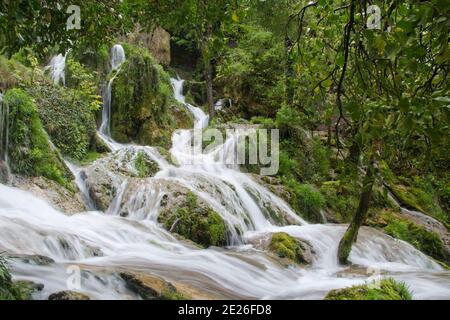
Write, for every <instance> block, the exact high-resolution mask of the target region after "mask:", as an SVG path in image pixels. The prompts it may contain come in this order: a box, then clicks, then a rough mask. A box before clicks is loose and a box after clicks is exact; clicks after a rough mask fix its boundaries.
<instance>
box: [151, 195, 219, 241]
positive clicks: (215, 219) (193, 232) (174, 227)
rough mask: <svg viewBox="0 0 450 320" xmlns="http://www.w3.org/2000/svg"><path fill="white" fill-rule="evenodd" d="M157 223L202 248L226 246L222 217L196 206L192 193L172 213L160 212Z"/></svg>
mask: <svg viewBox="0 0 450 320" xmlns="http://www.w3.org/2000/svg"><path fill="white" fill-rule="evenodd" d="M158 221H159V222H160V223H163V224H164V227H165V228H166V229H167V230H171V231H172V232H174V233H177V234H179V235H181V236H183V237H185V238H187V239H189V240H192V241H194V242H195V243H198V244H200V245H202V246H204V247H210V246H223V245H225V244H226V234H227V229H226V225H225V222H224V221H223V219H222V217H221V216H220V215H219V214H218V213H217V212H214V211H213V210H211V209H208V208H205V207H203V206H200V205H199V204H198V199H197V196H196V195H195V194H193V193H188V194H187V195H186V199H185V201H184V202H183V203H182V204H181V205H180V206H179V207H177V208H176V209H175V210H174V211H173V212H167V211H165V212H162V213H161V214H160V216H159V217H158Z"/></svg>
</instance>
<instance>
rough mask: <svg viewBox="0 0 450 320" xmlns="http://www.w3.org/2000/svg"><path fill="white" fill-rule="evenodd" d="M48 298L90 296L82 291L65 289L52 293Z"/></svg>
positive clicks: (81, 298) (65, 298) (79, 298)
mask: <svg viewBox="0 0 450 320" xmlns="http://www.w3.org/2000/svg"><path fill="white" fill-rule="evenodd" d="M48 300H91V298H90V297H89V296H88V295H85V294H83V293H80V292H75V291H69V290H67V291H60V292H56V293H52V294H51V295H50V296H49V297H48Z"/></svg>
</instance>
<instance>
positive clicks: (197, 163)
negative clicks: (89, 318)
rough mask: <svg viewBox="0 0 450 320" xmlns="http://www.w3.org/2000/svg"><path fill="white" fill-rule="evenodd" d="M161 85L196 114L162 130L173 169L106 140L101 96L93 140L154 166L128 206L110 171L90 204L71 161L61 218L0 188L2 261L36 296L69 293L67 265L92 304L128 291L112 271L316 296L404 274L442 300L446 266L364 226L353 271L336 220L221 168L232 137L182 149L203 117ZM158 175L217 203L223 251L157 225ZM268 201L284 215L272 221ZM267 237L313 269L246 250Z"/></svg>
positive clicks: (178, 90) (447, 292) (221, 290)
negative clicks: (107, 200) (106, 201)
mask: <svg viewBox="0 0 450 320" xmlns="http://www.w3.org/2000/svg"><path fill="white" fill-rule="evenodd" d="M115 48H116V49H114V50H113V51H112V52H113V58H112V64H111V66H112V70H116V71H117V72H120V64H121V63H123V61H124V59H125V56H124V55H122V50H120V48H119V47H117V46H115ZM112 81H113V78H112V79H111V82H112ZM111 82H110V84H111ZM172 85H173V88H174V94H175V97H176V99H177V100H178V101H179V102H180V103H181V104H183V105H184V106H185V107H186V108H187V109H188V110H189V111H190V112H191V113H192V114H193V116H194V118H195V127H194V129H193V130H178V131H177V132H175V133H174V135H173V139H172V149H171V155H172V158H173V160H174V161H173V162H175V163H177V164H178V166H175V165H172V164H170V163H169V162H168V161H166V160H165V159H164V158H163V157H161V155H160V154H159V153H158V152H157V150H156V149H155V148H152V147H143V146H135V145H121V144H119V143H117V142H114V141H113V140H112V139H111V138H110V137H109V123H110V100H108V99H104V102H105V105H104V107H105V109H108V110H107V112H104V113H103V121H102V127H101V128H100V131H99V135H100V136H101V137H102V138H103V139H104V140H105V141H106V142H107V143H108V145H109V146H110V148H111V150H112V154H114V155H115V156H116V157H118V158H120V157H122V156H124V154H125V153H131V154H134V155H135V154H137V152H141V151H143V152H145V153H146V154H147V155H149V156H150V157H151V158H152V159H153V160H154V161H156V162H157V163H158V165H159V167H160V171H159V172H158V173H157V174H156V176H155V177H153V178H149V179H144V180H143V181H142V183H141V184H140V185H139V190H138V191H136V192H134V194H133V197H131V199H129V200H128V202H125V203H123V202H124V201H122V200H123V199H122V197H123V195H124V194H125V193H126V191H127V188H128V186H129V183H128V181H127V180H126V179H125V180H123V179H119V178H118V177H117V185H118V188H119V190H120V192H118V193H117V196H116V198H115V199H114V200H113V201H112V203H111V204H110V208H109V209H108V210H107V211H106V212H100V211H95V210H94V206H93V203H92V201H91V200H90V198H89V193H88V192H87V191H86V186H85V185H84V180H83V177H82V175H81V168H77V167H75V166H73V165H70V164H68V165H69V167H70V168H71V170H72V172H74V174H75V176H76V178H77V179H76V182H77V184H78V186H79V188H80V190H81V191H82V192H83V194H84V198H85V201H86V204H87V207H88V208H89V210H90V211H88V212H84V213H79V214H76V215H73V216H67V215H65V214H63V213H61V212H58V211H57V210H55V209H53V208H52V207H51V206H50V205H49V204H48V203H47V202H45V201H43V200H41V199H39V198H36V197H34V196H33V195H31V194H29V193H27V192H24V191H21V190H19V189H16V188H12V187H9V186H6V185H0V251H5V252H7V253H8V255H10V256H11V257H13V259H12V265H11V267H12V274H13V276H14V278H15V279H20V280H31V281H34V282H36V283H42V284H44V289H43V291H41V292H38V293H36V298H38V299H46V298H47V297H48V295H49V294H51V293H53V292H55V291H60V290H67V289H70V288H71V282H70V281H71V280H72V279H73V272H77V270H79V273H80V277H81V280H80V281H81V282H80V284H81V286H80V287H79V288H75V289H76V290H77V291H80V292H84V293H86V294H88V295H90V296H91V297H92V298H94V299H136V298H138V297H137V296H136V295H135V294H133V293H132V292H130V291H129V290H128V289H127V288H126V286H125V284H124V282H123V281H122V280H121V279H120V277H119V276H118V273H119V272H120V271H123V270H125V271H139V272H144V273H145V272H146V273H150V274H156V275H158V276H161V277H164V278H165V279H167V280H169V281H173V282H176V283H183V284H186V285H189V286H192V287H194V288H198V289H200V290H204V291H206V292H214V293H215V294H216V295H218V296H219V297H223V298H235V299H237V298H256V299H269V298H273V299H322V298H323V297H324V296H325V294H326V293H327V292H328V291H329V290H331V289H337V288H342V287H346V286H350V285H355V284H362V283H364V282H365V281H371V280H375V279H377V275H378V273H379V274H380V276H383V277H385V276H386V277H393V278H395V279H398V280H401V281H405V282H406V283H407V285H408V286H409V287H410V288H411V290H412V291H413V294H414V297H415V298H419V299H432V298H443V299H448V298H450V272H449V271H445V270H443V268H442V267H440V266H439V265H438V264H437V263H436V262H434V261H433V259H431V258H429V257H427V256H426V255H424V254H422V253H421V252H419V251H418V250H416V249H415V248H413V247H412V246H411V245H409V244H407V243H405V242H403V241H399V240H395V239H393V238H391V237H389V236H387V235H385V234H383V233H381V232H378V231H376V230H374V229H370V228H363V229H362V230H361V234H360V237H359V239H358V243H357V244H356V245H355V247H354V249H353V251H352V253H351V256H350V260H351V261H352V262H354V263H355V264H356V265H357V266H358V267H357V268H356V267H352V268H346V267H342V266H340V265H339V264H338V261H337V257H336V252H337V246H338V243H339V240H340V239H341V237H342V235H343V234H344V232H345V229H346V226H343V225H331V224H325V225H312V224H308V223H306V222H305V221H304V220H302V219H301V218H299V217H298V216H297V215H296V214H295V213H294V212H293V211H292V209H291V208H290V207H289V206H288V204H286V203H285V202H284V201H283V200H282V199H280V198H279V197H277V196H276V195H274V194H273V193H271V192H270V191H269V190H267V189H266V188H265V187H264V186H262V185H260V184H258V183H257V182H256V181H255V180H253V179H252V178H251V177H250V176H249V175H247V174H245V173H242V172H240V171H239V168H238V167H236V166H230V165H227V164H226V161H225V160H224V158H226V156H227V155H229V154H230V153H232V152H235V147H234V146H235V143H236V137H230V138H229V139H228V140H226V141H225V143H224V144H223V145H222V146H219V147H218V148H216V149H214V150H212V151H211V152H210V153H208V154H205V155H200V156H199V155H196V154H193V153H192V152H191V151H192V148H191V147H192V137H193V133H194V132H195V130H201V129H203V128H204V127H206V126H207V125H208V116H207V115H206V114H205V113H204V112H203V111H202V110H201V109H200V108H197V107H195V106H192V105H190V104H187V103H186V101H185V98H184V96H183V93H182V92H183V81H182V80H177V79H172ZM110 90H111V86H110V85H108V88H107V92H106V93H105V94H106V95H109V99H110V96H111V91H110ZM108 91H109V92H108ZM107 97H108V96H107ZM107 97H106V98H107ZM108 104H109V105H108ZM101 161H102V159H100V160H98V162H101ZM125 169H126V168H125ZM130 170H131V169H130ZM158 181H165V182H169V183H170V182H174V183H175V182H176V183H179V184H181V185H183V186H184V187H187V188H188V189H190V190H191V191H192V192H194V193H195V194H196V195H197V196H198V197H199V198H201V199H202V200H204V201H205V202H207V203H208V204H209V205H210V206H211V207H212V208H213V209H214V210H216V211H217V212H218V213H219V214H220V215H221V216H222V217H223V219H224V220H225V222H226V223H227V225H228V226H229V229H230V234H229V239H228V243H229V246H228V247H227V248H210V249H199V248H197V247H195V246H193V245H191V244H189V243H187V242H184V241H182V240H179V239H177V238H176V237H174V236H173V235H172V234H170V233H169V232H167V231H166V230H165V229H164V228H162V226H160V225H159V224H158V223H157V219H156V218H157V215H158V209H159V202H160V200H161V198H162V196H163V195H164V191H163V190H159V189H157V188H154V187H153V186H154V185H155V183H157V182H158ZM137 200H139V201H137ZM120 206H127V208H128V210H129V211H130V210H131V211H132V212H131V214H130V215H129V216H128V217H121V216H120V215H119V214H118V212H119V207H120ZM268 206H270V207H271V208H273V210H274V211H275V212H277V213H278V214H280V215H281V216H283V217H284V220H283V219H282V220H281V221H284V222H279V221H280V220H277V219H271V216H270V214H268V209H267V207H268ZM277 221H278V222H277ZM235 226H239V228H240V230H241V231H242V234H240V233H237V232H236V231H235V229H236V228H234V227H235ZM273 232H286V233H289V234H290V235H292V236H294V237H297V238H300V239H303V240H306V241H308V242H309V243H310V244H311V245H312V246H313V248H314V251H315V252H316V255H315V259H314V261H313V264H312V265H311V266H308V267H303V268H300V267H294V266H291V267H285V266H283V265H281V264H280V263H279V262H277V261H275V260H274V259H273V258H271V257H270V256H268V255H267V254H265V253H264V252H262V251H260V250H257V249H256V248H255V247H254V246H253V245H252V240H255V239H256V240H257V239H259V238H260V237H263V236H264V235H267V234H270V233H273ZM36 256H45V257H48V258H50V259H52V260H53V263H49V264H42V263H38V262H33V261H35V260H36V259H34V260H33V257H36ZM26 257H28V258H26ZM30 257H31V258H30ZM30 261H31V263H30Z"/></svg>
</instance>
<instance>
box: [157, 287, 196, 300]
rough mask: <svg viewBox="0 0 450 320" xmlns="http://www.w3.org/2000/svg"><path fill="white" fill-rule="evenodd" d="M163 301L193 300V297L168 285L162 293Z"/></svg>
mask: <svg viewBox="0 0 450 320" xmlns="http://www.w3.org/2000/svg"><path fill="white" fill-rule="evenodd" d="M161 300H191V297H189V296H187V295H185V294H182V293H181V292H179V291H178V290H177V289H176V288H175V287H174V286H172V285H166V287H165V288H164V290H163V291H162V292H161Z"/></svg>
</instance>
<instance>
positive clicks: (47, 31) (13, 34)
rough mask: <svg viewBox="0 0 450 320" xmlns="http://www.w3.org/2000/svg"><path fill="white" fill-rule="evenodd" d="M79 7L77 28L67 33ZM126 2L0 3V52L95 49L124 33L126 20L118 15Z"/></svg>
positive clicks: (27, 0) (37, 0)
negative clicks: (74, 11)
mask: <svg viewBox="0 0 450 320" xmlns="http://www.w3.org/2000/svg"><path fill="white" fill-rule="evenodd" d="M71 5H77V6H79V7H80V9H81V10H80V11H81V12H80V13H81V15H80V18H81V21H80V22H81V23H80V29H72V30H66V25H67V22H68V20H69V18H70V16H71V15H72V13H73V12H71V11H69V13H67V11H68V9H69V6H71ZM125 5H126V3H123V2H122V1H119V0H100V1H99V0H95V1H92V0H88V1H86V0H60V1H58V2H57V3H56V2H55V1H50V0H16V1H2V2H1V3H0V48H1V49H0V53H2V54H3V53H7V54H12V53H15V52H17V51H19V50H20V49H21V48H23V47H31V48H33V50H34V51H35V52H36V53H38V55H40V56H44V55H46V54H47V53H48V51H49V50H48V49H49V48H50V47H53V46H58V47H59V49H60V52H65V51H66V50H67V49H69V48H73V47H78V46H88V47H96V46H98V45H99V44H100V43H101V42H103V41H105V40H106V41H107V40H110V39H112V38H114V36H115V35H116V34H118V33H121V32H122V31H123V28H124V27H125V25H127V21H125V18H126V17H125V16H123V15H121V14H120V13H119V14H118V13H117V12H120V11H122V10H123V7H124V6H125Z"/></svg>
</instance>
